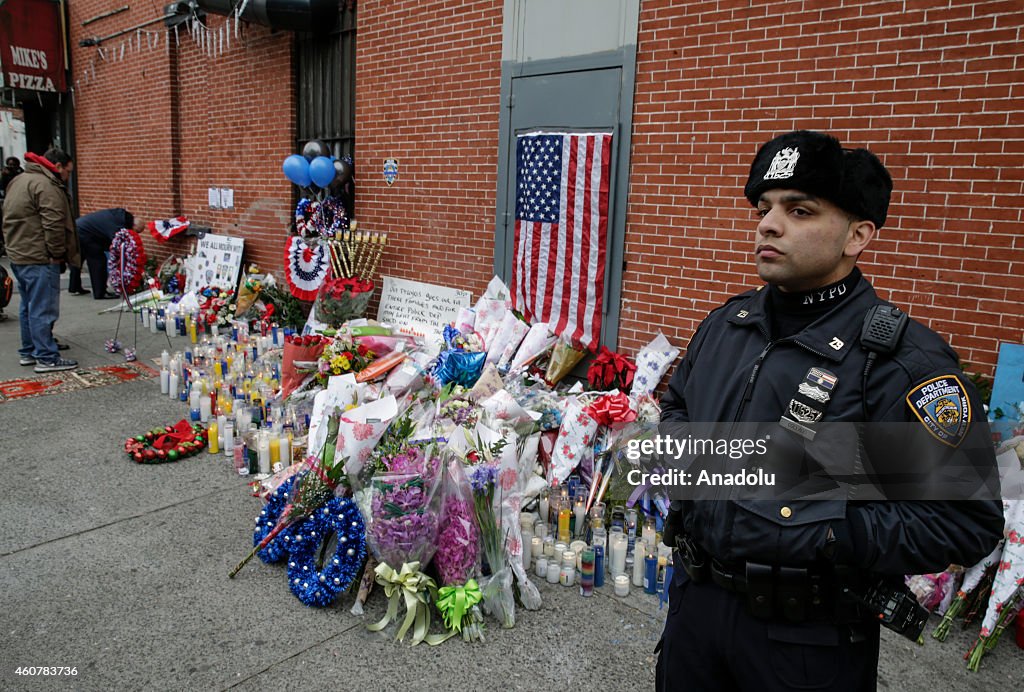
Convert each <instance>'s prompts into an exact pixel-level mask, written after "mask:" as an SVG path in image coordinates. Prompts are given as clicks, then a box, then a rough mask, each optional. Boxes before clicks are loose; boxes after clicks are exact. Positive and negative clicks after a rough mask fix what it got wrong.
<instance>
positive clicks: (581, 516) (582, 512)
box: [573, 502, 587, 537]
mask: <svg viewBox="0 0 1024 692" xmlns="http://www.w3.org/2000/svg"><path fill="white" fill-rule="evenodd" d="M573 513H574V514H575V515H576V526H575V529H576V536H577V537H579V536H582V535H584V534H585V533H586V531H587V529H586V520H587V510H586V508H585V507H584V506H583V503H582V502H577V503H576V505H575V507H573Z"/></svg>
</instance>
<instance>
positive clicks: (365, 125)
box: [355, 0, 502, 297]
mask: <svg viewBox="0 0 1024 692" xmlns="http://www.w3.org/2000/svg"><path fill="white" fill-rule="evenodd" d="M501 21H502V2H501V0H475V1H470V2H456V3H451V2H448V3H424V2H415V1H412V0H372V1H371V0H361V1H360V3H359V9H358V15H357V37H356V45H357V49H356V50H357V65H358V67H357V70H356V153H355V160H356V170H357V182H358V192H357V201H356V209H357V211H358V217H359V220H360V227H361V228H362V229H363V230H370V231H388V232H389V233H390V234H391V235H390V236H389V245H390V249H389V250H388V251H387V252H386V253H385V255H384V257H383V258H382V259H381V264H380V267H381V272H382V273H386V274H389V275H391V276H397V277H401V278H405V279H413V280H417V281H426V282H429V283H435V284H442V285H447V286H454V287H458V288H465V289H468V290H470V291H472V293H473V295H474V297H476V296H479V295H480V294H481V293H482V292H483V290H484V288H486V286H487V282H488V281H489V280H490V278H491V276H493V265H494V224H495V221H494V219H495V200H496V189H497V173H498V113H499V110H498V109H499V89H500V80H501ZM387 158H393V159H397V160H398V164H399V173H398V180H397V182H395V183H394V185H392V186H391V187H388V186H387V184H386V183H385V182H384V177H383V174H382V170H383V165H384V160H385V159H387Z"/></svg>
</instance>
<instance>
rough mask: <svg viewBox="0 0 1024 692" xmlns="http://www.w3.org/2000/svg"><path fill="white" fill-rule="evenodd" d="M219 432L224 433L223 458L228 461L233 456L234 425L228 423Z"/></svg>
mask: <svg viewBox="0 0 1024 692" xmlns="http://www.w3.org/2000/svg"><path fill="white" fill-rule="evenodd" d="M221 430H223V431H224V445H223V448H224V456H226V457H227V458H229V459H230V458H232V457H234V456H235V424H234V423H232V422H231V421H228V422H226V423H225V424H224V425H223V426H222V428H221Z"/></svg>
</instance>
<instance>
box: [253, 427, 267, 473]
mask: <svg viewBox="0 0 1024 692" xmlns="http://www.w3.org/2000/svg"><path fill="white" fill-rule="evenodd" d="M256 458H257V460H258V461H259V465H260V473H270V437H269V436H268V435H267V433H266V432H261V433H260V436H259V439H258V440H257V441H256Z"/></svg>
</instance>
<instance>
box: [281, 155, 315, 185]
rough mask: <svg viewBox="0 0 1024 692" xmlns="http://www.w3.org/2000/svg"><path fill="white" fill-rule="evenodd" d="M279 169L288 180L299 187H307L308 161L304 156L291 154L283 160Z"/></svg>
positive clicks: (308, 178)
mask: <svg viewBox="0 0 1024 692" xmlns="http://www.w3.org/2000/svg"><path fill="white" fill-rule="evenodd" d="M281 169H282V170H283V171H284V175H285V177H286V178H288V180H290V181H292V182H293V183H295V184H296V185H298V186H299V187H309V183H310V177H309V162H308V161H306V159H305V157H303V156H300V155H298V154H292V155H291V156H289V157H288V158H286V159H285V160H284V164H282V166H281Z"/></svg>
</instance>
